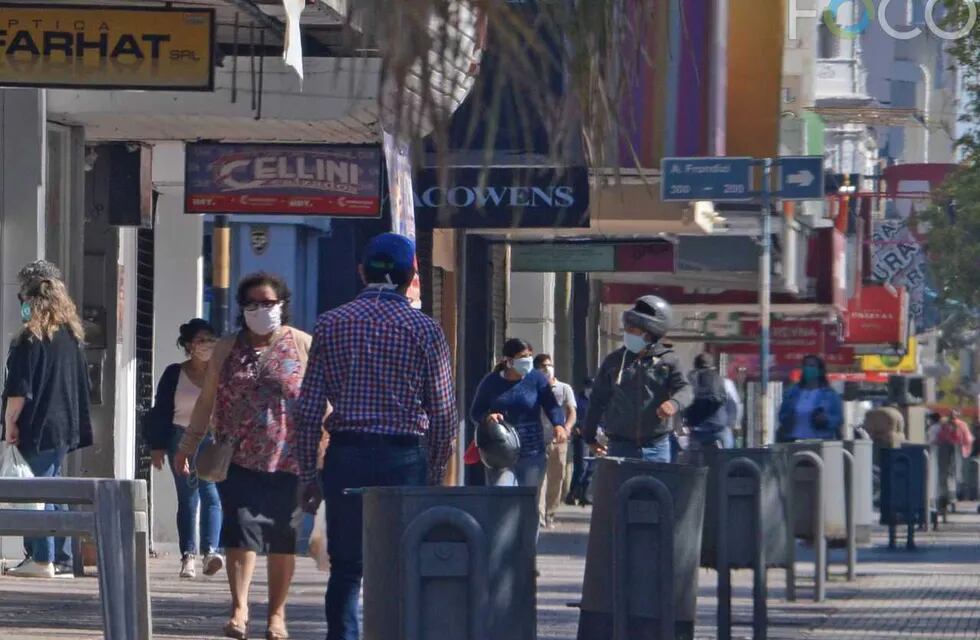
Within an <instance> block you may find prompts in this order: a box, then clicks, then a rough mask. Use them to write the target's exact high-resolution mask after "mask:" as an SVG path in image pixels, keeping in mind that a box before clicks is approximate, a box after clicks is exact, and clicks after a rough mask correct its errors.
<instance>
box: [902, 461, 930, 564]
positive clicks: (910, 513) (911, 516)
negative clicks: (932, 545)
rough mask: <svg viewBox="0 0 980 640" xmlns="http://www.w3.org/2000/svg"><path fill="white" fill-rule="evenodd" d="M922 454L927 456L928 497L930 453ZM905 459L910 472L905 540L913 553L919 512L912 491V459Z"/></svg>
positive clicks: (906, 493)
mask: <svg viewBox="0 0 980 640" xmlns="http://www.w3.org/2000/svg"><path fill="white" fill-rule="evenodd" d="M922 453H923V455H924V456H925V467H926V471H925V479H926V486H925V493H926V494H927V495H928V493H929V452H928V451H923V452H922ZM905 459H906V460H907V461H908V466H907V467H906V469H908V472H907V474H908V475H907V477H908V480H906V482H905V504H906V505H907V506H906V511H905V520H906V524H907V525H908V536H907V538H906V540H905V548H906V549H908V550H910V551H911V550H912V549H915V512H916V511H917V509H916V508H915V503H914V502H913V500H912V497H913V491H912V459H911V457H910V456H905ZM928 503H929V501H928V500H926V504H927V505H928ZM927 513H928V512H926V513H923V514H922V515H923V518H922V519H923V520H927V519H928V515H927Z"/></svg>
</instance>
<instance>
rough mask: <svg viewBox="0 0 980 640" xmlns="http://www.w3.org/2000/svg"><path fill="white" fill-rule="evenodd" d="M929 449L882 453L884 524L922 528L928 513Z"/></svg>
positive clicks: (908, 447) (915, 447)
mask: <svg viewBox="0 0 980 640" xmlns="http://www.w3.org/2000/svg"><path fill="white" fill-rule="evenodd" d="M928 464H929V460H928V445H903V446H902V447H900V448H898V449H882V450H881V524H883V525H898V524H905V523H907V522H908V521H909V518H912V522H913V523H914V524H921V523H923V522H925V521H926V517H927V516H928V514H927V513H925V500H926V494H925V491H926V487H925V482H924V481H925V473H926V467H927V465H928Z"/></svg>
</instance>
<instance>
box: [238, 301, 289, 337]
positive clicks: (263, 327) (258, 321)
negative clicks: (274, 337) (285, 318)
mask: <svg viewBox="0 0 980 640" xmlns="http://www.w3.org/2000/svg"><path fill="white" fill-rule="evenodd" d="M245 326H247V327H248V329H249V331H251V332H252V333H254V334H255V335H258V336H267V335H269V334H270V333H273V332H274V331H276V330H277V329H278V328H279V327H281V326H282V305H281V304H277V305H276V306H274V307H272V308H271V309H264V308H262V307H259V308H258V309H256V310H254V311H248V310H246V311H245Z"/></svg>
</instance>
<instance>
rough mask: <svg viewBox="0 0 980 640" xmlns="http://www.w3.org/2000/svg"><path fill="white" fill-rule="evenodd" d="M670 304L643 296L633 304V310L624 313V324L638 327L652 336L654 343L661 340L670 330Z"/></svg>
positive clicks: (659, 299)
mask: <svg viewBox="0 0 980 640" xmlns="http://www.w3.org/2000/svg"><path fill="white" fill-rule="evenodd" d="M671 316H672V313H671V310H670V304H669V303H668V302H667V301H666V300H664V299H663V298H661V297H659V296H643V297H642V298H640V299H639V300H637V301H636V302H635V303H634V304H633V308H632V309H630V310H629V311H626V312H625V313H623V324H624V325H626V326H627V327H636V328H637V329H642V330H643V331H645V332H646V333H648V334H650V336H651V337H652V338H653V340H654V341H657V340H660V339H661V338H663V337H664V336H665V335H667V331H668V330H669V329H670V322H671Z"/></svg>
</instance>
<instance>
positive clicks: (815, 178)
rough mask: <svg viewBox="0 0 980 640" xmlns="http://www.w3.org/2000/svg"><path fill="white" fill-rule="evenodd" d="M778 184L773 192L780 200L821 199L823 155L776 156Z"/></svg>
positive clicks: (822, 191) (822, 190)
mask: <svg viewBox="0 0 980 640" xmlns="http://www.w3.org/2000/svg"><path fill="white" fill-rule="evenodd" d="M776 163H777V164H778V165H779V184H778V185H777V187H776V192H775V193H774V194H773V195H775V196H776V197H777V198H780V199H782V200H822V199H823V197H824V184H823V157H822V156H785V157H782V158H776Z"/></svg>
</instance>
